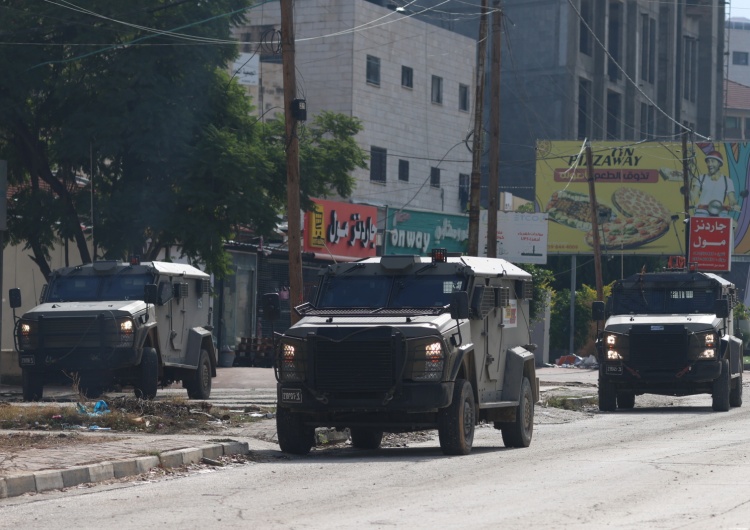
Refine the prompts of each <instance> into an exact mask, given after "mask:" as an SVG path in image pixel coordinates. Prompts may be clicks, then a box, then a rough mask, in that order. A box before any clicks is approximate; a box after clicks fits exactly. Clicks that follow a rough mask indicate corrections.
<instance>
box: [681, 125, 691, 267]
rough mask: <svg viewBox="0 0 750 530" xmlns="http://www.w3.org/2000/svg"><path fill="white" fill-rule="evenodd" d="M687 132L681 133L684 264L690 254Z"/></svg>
mask: <svg viewBox="0 0 750 530" xmlns="http://www.w3.org/2000/svg"><path fill="white" fill-rule="evenodd" d="M687 137H688V132H687V131H682V188H683V191H682V195H683V197H684V199H685V264H686V266H687V261H688V254H689V252H690V172H689V169H688V151H687Z"/></svg>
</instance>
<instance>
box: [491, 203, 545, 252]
mask: <svg viewBox="0 0 750 530" xmlns="http://www.w3.org/2000/svg"><path fill="white" fill-rule="evenodd" d="M488 215H489V212H488V211H487V210H482V211H480V212H479V255H480V256H486V255H487V216H488ZM547 225H548V223H547V214H544V213H521V212H497V247H496V249H497V257H498V258H503V259H507V260H508V261H510V262H513V263H535V264H545V263H547Z"/></svg>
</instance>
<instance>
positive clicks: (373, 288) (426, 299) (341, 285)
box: [317, 273, 465, 309]
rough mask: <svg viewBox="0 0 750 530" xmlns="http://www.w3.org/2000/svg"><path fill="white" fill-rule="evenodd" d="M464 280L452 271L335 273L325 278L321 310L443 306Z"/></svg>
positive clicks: (458, 289) (319, 305) (320, 297)
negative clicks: (369, 273) (431, 272)
mask: <svg viewBox="0 0 750 530" xmlns="http://www.w3.org/2000/svg"><path fill="white" fill-rule="evenodd" d="M464 283H465V279H464V277H462V276H455V275H450V274H419V273H417V274H410V275H392V276H391V275H351V276H347V275H336V276H328V277H326V278H325V280H324V282H323V284H322V285H321V292H320V296H319V297H318V305H317V307H318V308H319V309H339V308H356V307H362V308H372V309H378V308H389V309H401V308H409V307H415V308H418V307H423V308H424V307H444V306H447V305H448V304H450V302H451V293H453V292H454V291H460V290H462V289H464V287H465V286H464Z"/></svg>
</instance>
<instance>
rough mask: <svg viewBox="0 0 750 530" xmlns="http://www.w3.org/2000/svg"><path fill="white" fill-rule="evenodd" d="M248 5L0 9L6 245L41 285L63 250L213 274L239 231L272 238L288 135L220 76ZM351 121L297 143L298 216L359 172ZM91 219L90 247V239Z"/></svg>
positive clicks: (241, 1) (175, 0)
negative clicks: (172, 257)
mask: <svg viewBox="0 0 750 530" xmlns="http://www.w3.org/2000/svg"><path fill="white" fill-rule="evenodd" d="M250 4H251V2H250V0H216V1H212V2H185V1H180V0H129V1H128V2H125V3H121V2H111V1H107V0H81V1H80V2H76V4H75V6H74V5H72V4H67V3H51V2H50V3H42V4H37V3H35V4H34V5H33V6H30V5H29V4H28V2H24V1H23V0H0V19H1V20H3V24H2V28H0V69H2V70H1V71H3V74H2V75H1V76H0V158H3V159H7V160H8V169H9V171H8V173H9V180H10V182H11V184H15V185H17V186H18V188H17V190H18V191H17V192H16V193H15V194H14V196H13V200H12V201H11V202H10V204H9V209H8V215H9V218H8V228H9V234H10V241H11V242H13V243H15V244H24V245H25V246H26V248H28V249H30V250H31V252H32V254H33V255H32V259H33V260H34V261H35V262H36V263H37V264H38V265H39V267H40V269H41V270H42V273H43V274H45V276H47V275H48V274H49V272H50V271H49V269H48V265H47V263H48V258H49V251H50V249H51V248H52V247H53V246H54V245H55V244H58V243H59V242H60V241H74V242H75V248H77V251H78V254H79V255H80V261H81V262H82V263H88V262H90V261H91V259H92V256H91V255H90V253H89V246H88V244H87V237H88V238H90V237H92V235H93V240H94V243H95V247H94V248H95V251H97V255H99V256H103V257H107V258H113V259H114V258H124V257H126V256H127V255H128V254H141V255H142V256H143V257H144V259H153V258H155V257H156V256H157V255H158V253H159V252H160V251H161V250H163V249H165V248H171V247H172V246H178V247H179V248H180V249H181V251H182V252H183V253H184V255H185V256H187V257H188V258H190V259H191V260H192V261H201V262H203V263H205V265H206V267H207V269H208V270H209V271H211V272H215V273H217V274H218V275H223V274H224V273H226V271H227V255H226V253H225V251H224V249H223V242H224V241H225V240H226V239H229V238H231V237H232V236H233V234H234V233H235V232H236V230H237V229H238V227H240V226H242V227H249V228H250V229H252V230H253V231H255V232H256V233H257V234H259V235H263V234H268V233H270V232H271V231H272V230H273V228H274V227H275V225H276V223H277V221H278V214H279V213H281V212H283V211H284V209H285V202H286V155H285V146H286V138H285V134H284V127H283V122H281V121H279V120H271V121H270V122H268V123H263V122H261V121H259V120H258V119H257V118H256V117H255V116H253V110H254V109H253V106H252V102H251V101H250V100H249V99H248V98H247V96H246V95H245V92H244V90H243V88H242V87H240V86H238V85H237V84H236V82H235V81H233V80H231V79H230V76H229V75H228V74H227V72H226V65H227V64H231V60H232V59H233V58H234V57H235V56H236V54H237V46H236V43H235V42H233V41H232V40H231V29H232V26H234V25H239V24H241V23H243V22H244V21H245V20H246V17H249V16H250V15H251V13H250V11H251V9H250ZM360 129H361V124H360V122H359V121H358V120H357V119H355V118H351V117H347V116H343V115H337V114H332V113H325V112H324V113H321V114H320V115H318V116H316V117H315V118H314V120H313V121H312V123H311V124H310V125H309V126H308V127H300V128H299V130H298V131H297V134H298V137H299V140H300V169H301V174H302V176H303V178H302V189H301V193H302V200H303V202H302V204H303V205H307V204H309V202H308V201H309V198H310V197H314V196H317V197H324V196H327V195H329V194H331V193H333V192H335V193H336V194H338V195H340V196H342V197H346V196H348V195H349V194H350V193H351V191H352V187H353V180H352V178H351V177H350V172H351V171H352V170H353V169H354V168H356V167H366V159H365V153H364V152H363V151H362V150H361V148H359V146H358V145H357V144H356V142H355V141H354V136H355V135H356V134H357V133H358V132H359V131H360ZM92 213H93V234H92V233H91V232H90V231H88V230H87V228H86V225H89V226H90V225H91V222H92V219H91V214H92Z"/></svg>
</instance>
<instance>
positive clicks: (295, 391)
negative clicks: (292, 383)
mask: <svg viewBox="0 0 750 530" xmlns="http://www.w3.org/2000/svg"><path fill="white" fill-rule="evenodd" d="M281 401H282V403H302V390H300V389H299V388H285V389H283V390H282V391H281Z"/></svg>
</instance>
